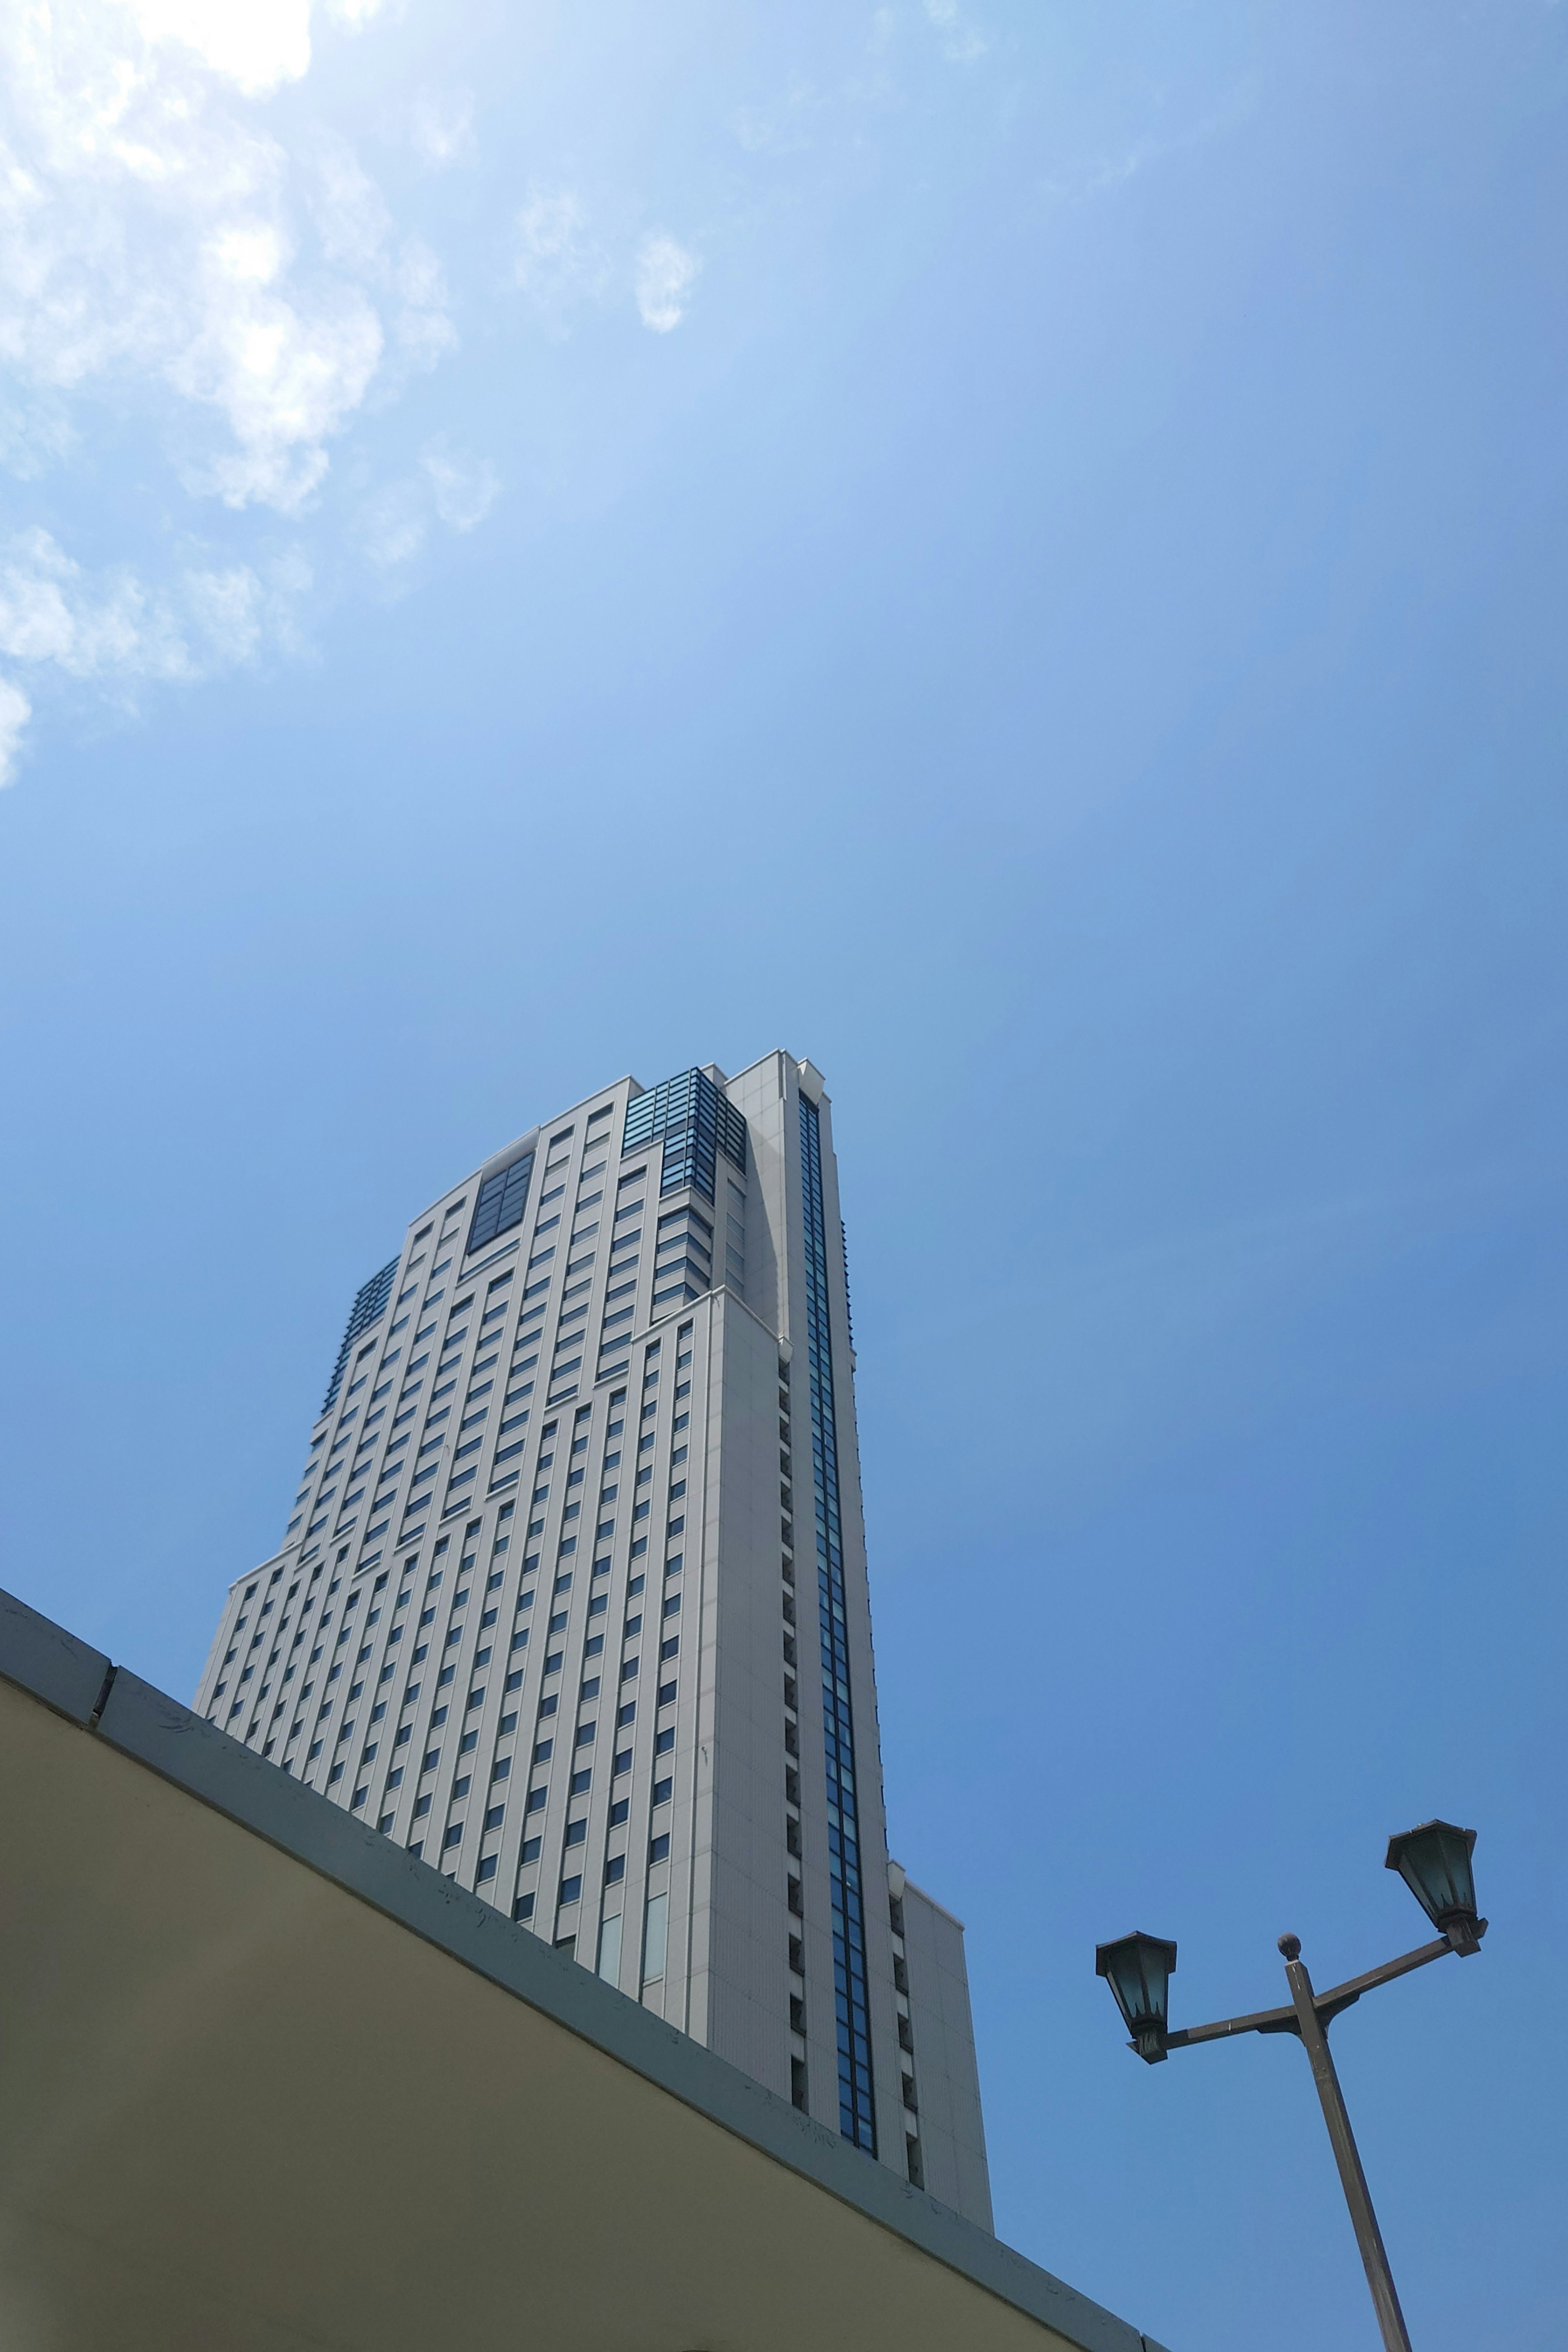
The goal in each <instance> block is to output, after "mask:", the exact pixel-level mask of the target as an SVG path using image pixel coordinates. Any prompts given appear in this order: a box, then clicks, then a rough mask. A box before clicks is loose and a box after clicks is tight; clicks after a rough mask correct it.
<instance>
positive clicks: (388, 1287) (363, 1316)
mask: <svg viewBox="0 0 1568 2352" xmlns="http://www.w3.org/2000/svg"><path fill="white" fill-rule="evenodd" d="M401 1257H402V1252H401V1251H400V1252H399V1253H398V1255H397V1257H395V1258H394V1259H393V1261H392V1263H391V1265H384V1266H383V1267H382V1269H381V1272H380V1273H379V1274H373V1275H372V1276H371V1278H370V1280H369V1281H368V1282H367V1283H365V1284H364V1285H363V1288H361V1289H359V1290H356V1291H355V1293H354V1303H353V1307H351V1308H350V1309H349V1320H348V1328H347V1329H346V1330H345V1331H344V1333H343V1344H342V1347H341V1348H340V1349H338V1360H337V1362H336V1363H335V1364H334V1365H333V1366H332V1377H331V1381H330V1383H329V1384H328V1388H327V1395H326V1402H325V1403H323V1405H322V1407H321V1411H322V1412H326V1411H327V1410H328V1408H329V1407H330V1406H331V1405H332V1404H334V1403H335V1402H337V1394H338V1391H339V1389H340V1388H342V1382H343V1371H344V1368H345V1367H346V1365H347V1363H348V1360H349V1350H350V1349H351V1348H352V1347H353V1343H354V1341H355V1340H356V1339H358V1338H359V1335H360V1333H361V1332H362V1331H368V1330H369V1329H370V1328H371V1326H372V1324H373V1323H379V1322H380V1320H381V1318H382V1317H383V1316H384V1314H385V1312H386V1302H387V1300H388V1299H389V1298H390V1297H391V1296H392V1285H393V1282H394V1279H395V1276H396V1273H397V1268H398V1265H399V1263H400V1261H401Z"/></svg>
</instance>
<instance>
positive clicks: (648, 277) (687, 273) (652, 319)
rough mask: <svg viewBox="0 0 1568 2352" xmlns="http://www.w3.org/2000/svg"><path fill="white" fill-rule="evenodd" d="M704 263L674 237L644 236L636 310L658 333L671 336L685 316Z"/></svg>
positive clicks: (639, 264) (644, 321)
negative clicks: (671, 330) (691, 292)
mask: <svg viewBox="0 0 1568 2352" xmlns="http://www.w3.org/2000/svg"><path fill="white" fill-rule="evenodd" d="M701 267H702V264H701V263H700V261H699V260H698V258H697V257H696V255H695V254H694V253H688V251H687V250H686V247H684V246H682V245H677V243H676V241H675V239H674V238H673V237H672V236H648V237H645V238H644V239H643V242H642V245H641V247H640V248H639V250H638V253H637V312H638V315H639V316H640V318H641V320H642V322H643V325H644V326H645V327H650V328H651V329H652V330H653V331H654V333H655V334H656V335H668V332H669V331H670V329H671V328H672V327H679V324H680V322H681V320H682V319H684V318H685V316H686V300H687V296H688V295H689V293H690V290H691V288H692V286H693V285H694V283H695V282H696V278H697V273H698V271H699V270H700V268H701Z"/></svg>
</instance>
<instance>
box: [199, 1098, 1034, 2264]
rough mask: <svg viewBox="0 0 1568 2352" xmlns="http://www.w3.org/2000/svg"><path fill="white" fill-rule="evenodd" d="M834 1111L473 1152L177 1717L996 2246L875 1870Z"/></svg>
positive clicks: (941, 1977)
mask: <svg viewBox="0 0 1568 2352" xmlns="http://www.w3.org/2000/svg"><path fill="white" fill-rule="evenodd" d="M853 1362H854V1359H853V1353H852V1346H851V1337H850V1323H849V1296H848V1285H847V1274H846V1266H845V1253H844V1242H843V1227H842V1224H841V1223H840V1221H839V1213H838V1185H837V1165H836V1162H835V1159H834V1152H833V1143H832V1130H831V1111H830V1106H829V1103H828V1099H827V1097H826V1093H825V1091H824V1087H823V1083H822V1080H821V1077H820V1076H819V1075H818V1073H817V1072H816V1070H814V1069H813V1067H812V1066H811V1065H810V1063H809V1062H798V1063H797V1062H795V1060H793V1059H792V1058H791V1057H790V1056H789V1055H785V1054H782V1053H777V1054H770V1055H767V1056H766V1057H765V1058H764V1059H763V1060H762V1061H760V1062H758V1063H755V1064H754V1065H753V1066H752V1067H751V1068H750V1069H748V1070H745V1071H742V1073H741V1075H740V1076H737V1077H733V1078H726V1077H725V1076H723V1074H722V1073H721V1071H719V1070H717V1069H715V1068H713V1067H711V1066H710V1067H709V1068H707V1069H705V1070H695V1069H694V1070H689V1071H687V1072H686V1073H684V1074H683V1075H682V1076H679V1077H678V1078H672V1079H670V1080H668V1081H667V1082H666V1083H665V1084H663V1085H661V1086H658V1087H640V1086H638V1085H637V1082H636V1081H635V1080H634V1079H631V1078H624V1079H622V1080H620V1081H619V1082H618V1083H617V1084H616V1085H615V1086H612V1087H605V1089H603V1090H602V1091H601V1092H600V1093H598V1094H595V1095H592V1096H590V1097H587V1099H586V1100H585V1101H584V1102H583V1103H581V1104H579V1105H578V1106H577V1107H576V1108H574V1109H572V1110H568V1111H565V1112H563V1114H562V1115H561V1116H560V1117H559V1118H554V1119H552V1120H549V1121H547V1122H545V1123H544V1124H542V1125H541V1126H539V1127H537V1128H535V1129H532V1130H531V1131H530V1132H529V1133H528V1134H526V1135H524V1136H521V1137H520V1138H519V1139H517V1140H516V1141H515V1142H513V1143H510V1144H509V1145H508V1146H507V1148H506V1150H504V1151H500V1152H498V1153H497V1154H496V1155H495V1157H494V1158H493V1159H492V1160H489V1161H487V1162H486V1164H485V1165H484V1166H483V1167H482V1168H480V1169H479V1170H478V1171H476V1172H475V1173H474V1174H473V1175H472V1176H470V1177H469V1178H468V1179H467V1180H466V1181H464V1182H462V1183H460V1184H458V1185H456V1186H454V1187H453V1189H452V1191H451V1192H449V1193H448V1194H447V1195H446V1197H445V1198H443V1199H442V1200H439V1201H437V1202H436V1203H435V1204H434V1205H433V1206H432V1207H430V1208H428V1209H426V1210H424V1211H422V1212H421V1213H420V1214H419V1215H418V1216H417V1217H416V1218H415V1219H414V1221H413V1223H411V1225H410V1227H409V1229H408V1234H407V1237H406V1239H405V1243H404V1245H403V1247H402V1249H401V1250H400V1251H399V1252H398V1254H397V1255H396V1256H395V1258H394V1259H392V1260H391V1261H390V1262H389V1264H387V1265H384V1267H383V1268H382V1269H381V1271H380V1273H378V1274H377V1275H375V1276H373V1277H372V1279H371V1280H370V1281H369V1282H367V1283H366V1284H365V1285H364V1286H363V1289H362V1290H361V1291H360V1292H359V1294H358V1296H357V1297H356V1298H355V1300H354V1303H353V1311H352V1313H351V1315H350V1317H349V1321H348V1328H347V1329H346V1331H345V1333H344V1336H343V1341H342V1347H341V1349H340V1350H339V1353H338V1358H337V1361H336V1364H335V1365H334V1367H333V1370H332V1375H331V1382H330V1384H329V1387H328V1391H327V1398H326V1402H325V1404H324V1406H323V1408H322V1410H321V1413H320V1415H319V1417H318V1419H317V1421H316V1423H315V1426H314V1427H313V1429H312V1431H311V1433H310V1452H309V1457H308V1460H307V1462H306V1465H305V1468H304V1471H303V1473H302V1475H301V1478H300V1489H299V1493H298V1494H297V1496H295V1498H294V1504H293V1507H292V1510H291V1513H290V1516H289V1525H288V1528H287V1529H286V1531H285V1535H284V1540H283V1545H282V1548H281V1549H280V1550H279V1552H278V1553H277V1554H276V1555H275V1556H274V1558H273V1559H270V1560H268V1561H266V1562H265V1563H263V1565H262V1566H261V1567H259V1568H258V1569H256V1570H253V1571H252V1572H251V1573H250V1574H249V1575H247V1576H243V1577H241V1578H239V1579H238V1580H237V1582H236V1583H235V1584H234V1585H233V1586H232V1587H231V1589H230V1592H229V1596H228V1601H227V1604H226V1608H225V1611H224V1614H223V1618H222V1621H221V1622H220V1624H219V1627H218V1632H217V1635H216V1640H215V1641H214V1643H213V1648H212V1653H211V1655H210V1657H209V1659H208V1662H207V1666H206V1670H205V1674H204V1675H203V1677H202V1681H201V1685H200V1688H199V1690H198V1693H197V1698H196V1704H197V1706H198V1708H199V1709H200V1710H201V1711H202V1712H203V1713H205V1715H206V1716H208V1717H210V1718H211V1720H213V1721H214V1722H216V1723H218V1724H221V1725H222V1726H223V1727H225V1728H226V1730H227V1731H229V1732H230V1733H231V1734H232V1735H233V1736H234V1737H235V1738H238V1739H242V1740H244V1741H245V1742H247V1744H248V1745H250V1746H251V1747H253V1748H256V1749H258V1751H259V1752H260V1753H261V1754H263V1755H265V1756H268V1757H270V1758H271V1759H273V1761H274V1762H276V1763H277V1764H279V1766H281V1768H282V1769H284V1770H285V1771H288V1772H291V1773H294V1774H296V1775H297V1776H298V1777H299V1778H300V1779H301V1780H304V1781H305V1783H306V1784H307V1785H308V1786H310V1787H313V1788H316V1789H318V1790H321V1791H322V1792H323V1793H324V1794H325V1795H327V1796H328V1797H330V1798H331V1799H333V1800H334V1801H336V1802H338V1803H340V1804H342V1805H343V1806H344V1807H346V1808H347V1809H349V1810H350V1811H353V1812H354V1813H355V1814H357V1815H359V1816H360V1817H362V1818H363V1820H365V1821H367V1822H374V1823H375V1824H376V1825H377V1826H378V1827H379V1828H380V1829H381V1830H382V1831H383V1832H384V1833H385V1834H386V1835H387V1836H389V1837H392V1838H395V1839H396V1840H397V1841H398V1842H399V1843H403V1844H405V1845H406V1846H407V1847H409V1849H410V1850H411V1851H412V1852H414V1853H416V1854H418V1855H420V1856H421V1857H422V1858H423V1859H424V1860H425V1861H426V1862H428V1863H430V1864H434V1865H435V1866H436V1867H437V1868H438V1869H440V1870H442V1871H444V1872H446V1873H447V1875H449V1876H452V1877H455V1878H456V1879H457V1880H458V1883H459V1884H460V1885H464V1886H467V1887H471V1888H473V1889H474V1891H475V1892H476V1893H478V1894H479V1895H482V1896H483V1897H485V1898H486V1899H487V1900H488V1901H489V1902H491V1903H494V1904H495V1905H497V1906H499V1907H500V1908H501V1909H502V1910H503V1911H505V1912H507V1913H508V1914H509V1915H510V1916H511V1917H512V1918H513V1919H515V1920H517V1921H518V1922H519V1923H521V1925H522V1926H524V1927H527V1928H529V1929H531V1931H532V1932H533V1933H534V1934H536V1935H540V1936H545V1937H549V1938H550V1939H551V1940H552V1942H553V1943H555V1944H556V1945H558V1946H561V1947H563V1948H567V1949H569V1950H571V1951H572V1952H573V1953H574V1956H575V1958H577V1959H578V1960H580V1961H581V1962H582V1963H583V1964H584V1966H586V1967H589V1968H592V1969H596V1970H597V1972H598V1973H599V1974H600V1975H601V1976H602V1977H604V1978H605V1979H607V1980H608V1981H609V1982H611V1983H613V1984H615V1985H616V1986H617V1987H618V1988H619V1989H620V1990H622V1991H623V1992H625V1993H626V1994H628V1995H629V1996H630V1997H631V1998H633V1999H634V2000H642V2001H643V2002H644V2003H645V2004H647V2006H649V2007H651V2008H653V2009H654V2010H656V2011H658V2013H659V2014H660V2015H661V2016H663V2017H664V2018H666V2019H667V2020H668V2021H669V2022H670V2023H671V2024H673V2025H676V2026H678V2027H679V2028H680V2030H681V2031H682V2032H686V2033H689V2034H691V2035H693V2036H694V2037H695V2038H696V2039H697V2040H698V2041H700V2042H705V2043H706V2044H707V2045H708V2046H709V2047H710V2048H711V2049H713V2050H715V2051H717V2052H718V2053H720V2054H721V2056H723V2057H725V2058H728V2059H729V2060H731V2062H732V2063H734V2064H736V2065H737V2066H740V2067H742V2069H743V2070H744V2071H745V2072H746V2073H747V2074H750V2075H751V2076H752V2077H753V2079H755V2080H756V2081H758V2082H761V2083H763V2084H766V2085H767V2086H768V2087H769V2088H770V2089H771V2090H773V2091H776V2092H778V2093H780V2094H781V2095H783V2096H784V2097H786V2098H790V2099H793V2101H794V2102H795V2105H797V2106H798V2107H801V2108H803V2109H805V2110H806V2111H807V2112H808V2113H809V2114H811V2115H812V2116H815V2117H816V2118H817V2119H819V2120H820V2121H822V2122H823V2123H826V2124H829V2125H831V2126H833V2127H835V2128H836V2129H837V2130H838V2131H840V2132H841V2133H842V2134H843V2135H844V2137H846V2138H847V2139H848V2140H850V2141H851V2142H853V2143H854V2145H855V2146H857V2147H860V2148H862V2149H864V2150H865V2152H866V2153H867V2155H868V2158H875V2159H877V2160H879V2161H880V2162H881V2163H884V2164H887V2165H889V2166H891V2167H892V2168H895V2169H896V2170H897V2171H898V2172H899V2173H900V2175H901V2176H905V2177H907V2178H909V2179H911V2180H913V2181H914V2182H916V2183H917V2185H919V2186H921V2187H923V2188H924V2189H927V2190H928V2191H929V2192H930V2193H931V2195H933V2196H935V2197H938V2198H940V2199H941V2200H942V2201H943V2202H944V2203H946V2204H949V2205H951V2206H952V2207H954V2208H955V2209H956V2210H958V2211H960V2212H961V2213H963V2214H965V2215H967V2216H968V2217H969V2218H970V2219H971V2220H973V2221H979V2222H981V2223H982V2224H983V2225H984V2227H986V2228H989V2227H990V2226H991V2202H990V2190H989V2185H988V2180H987V2174H986V2165H985V2150H984V2132H983V2128H982V2124H981V2114H980V2095H979V2086H978V2081H977V2077H976V2073H975V2064H974V2048H973V2033H972V2030H971V2023H970V2011H969V1993H968V1983H967V1978H966V1973H965V1968H964V1958H963V1929H962V1927H961V1926H960V1924H959V1922H958V1921H957V1920H955V1919H954V1918H952V1916H951V1915H950V1914H949V1913H947V1912H945V1911H944V1910H942V1906H940V1905H938V1904H936V1903H934V1902H932V1901H931V1898H930V1897H929V1896H927V1895H923V1894H921V1891H920V1890H919V1889H918V1888H917V1887H916V1886H915V1885H913V1884H912V1882H910V1881H909V1880H907V1879H906V1877H905V1874H904V1873H903V1871H902V1870H901V1869H900V1867H899V1865H898V1864H895V1863H892V1862H890V1861H889V1854H888V1847H887V1830H886V1823H885V1819H884V1814H883V1806H882V1778H881V1762H880V1755H879V1737H878V1725H877V1706H876V1685H875V1676H874V1672H873V1667H872V1656H871V1616H870V1601H869V1592H868V1580H867V1572H866V1548H865V1536H864V1528H863V1523H862V1516H861V1505H860V1478H859V1460H858V1446H857V1441H856V1427H855V1399H854V1385H853V1378H852V1372H853Z"/></svg>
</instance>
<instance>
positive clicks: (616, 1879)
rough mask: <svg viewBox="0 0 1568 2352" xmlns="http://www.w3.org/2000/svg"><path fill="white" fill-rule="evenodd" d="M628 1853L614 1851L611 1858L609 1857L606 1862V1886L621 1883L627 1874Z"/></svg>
mask: <svg viewBox="0 0 1568 2352" xmlns="http://www.w3.org/2000/svg"><path fill="white" fill-rule="evenodd" d="M625 1876H626V1855H625V1854H624V1853H613V1854H611V1856H610V1858H609V1860H608V1862H606V1863H605V1885H606V1886H618V1885H620V1883H621V1881H622V1879H623V1878H624V1877H625Z"/></svg>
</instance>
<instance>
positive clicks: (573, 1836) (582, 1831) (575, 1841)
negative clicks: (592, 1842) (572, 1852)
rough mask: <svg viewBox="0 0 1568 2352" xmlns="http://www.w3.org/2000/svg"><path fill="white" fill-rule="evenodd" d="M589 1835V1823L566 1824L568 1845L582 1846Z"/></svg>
mask: <svg viewBox="0 0 1568 2352" xmlns="http://www.w3.org/2000/svg"><path fill="white" fill-rule="evenodd" d="M587 1834H588V1824H587V1822H585V1821H582V1822H567V1824H566V1843H567V1844H568V1845H581V1844H583V1843H584V1840H585V1839H586V1837H587Z"/></svg>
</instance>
